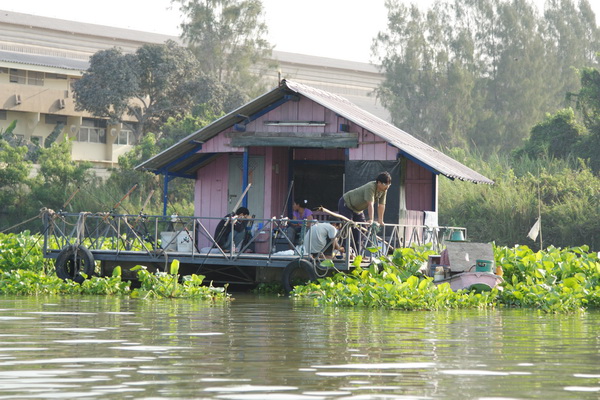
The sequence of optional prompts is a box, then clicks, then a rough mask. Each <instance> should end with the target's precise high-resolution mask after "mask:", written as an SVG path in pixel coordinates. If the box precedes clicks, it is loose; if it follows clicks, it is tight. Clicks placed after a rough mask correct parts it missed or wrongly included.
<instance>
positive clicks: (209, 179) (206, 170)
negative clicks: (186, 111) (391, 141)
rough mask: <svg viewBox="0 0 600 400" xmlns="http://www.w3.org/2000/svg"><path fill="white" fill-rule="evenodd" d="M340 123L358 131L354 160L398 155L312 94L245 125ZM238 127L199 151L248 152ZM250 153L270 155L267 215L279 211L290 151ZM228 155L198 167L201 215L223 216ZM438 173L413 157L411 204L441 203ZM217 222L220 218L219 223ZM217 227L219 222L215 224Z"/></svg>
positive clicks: (304, 154) (252, 128) (324, 152)
mask: <svg viewBox="0 0 600 400" xmlns="http://www.w3.org/2000/svg"><path fill="white" fill-rule="evenodd" d="M265 121H324V122H325V123H326V125H325V126H324V127H322V126H321V127H319V126H274V125H265V124H264V122H265ZM340 124H348V125H349V127H350V129H349V130H350V132H355V133H358V135H359V136H358V141H359V146H358V148H352V149H348V159H349V160H388V161H393V160H396V159H397V156H398V149H397V148H395V147H393V146H390V145H388V143H387V142H385V141H384V140H383V139H381V138H379V137H377V136H375V135H374V134H372V133H371V132H370V131H367V130H365V129H363V128H361V127H359V126H357V125H356V124H354V123H351V122H349V121H348V120H347V119H345V118H342V117H340V116H338V115H337V114H336V113H335V112H333V111H331V110H328V109H326V108H325V107H323V106H321V105H319V104H317V103H315V102H313V101H312V100H309V99H307V98H301V100H300V101H289V102H287V103H285V104H283V105H282V106H280V107H278V108H276V109H274V110H272V111H270V112H268V113H267V114H265V115H263V116H261V117H260V118H258V119H256V120H254V121H252V122H250V123H249V124H248V125H246V132H272V133H276V132H292V133H315V132H327V133H332V132H338V131H339V126H340ZM235 134H236V132H235V131H234V130H233V128H229V129H226V130H224V131H223V132H221V133H220V134H218V135H216V136H215V137H213V138H212V139H210V140H208V141H207V142H206V143H204V144H203V146H202V149H201V150H200V153H229V154H230V153H243V151H244V148H235V147H231V146H230V143H231V139H230V137H231V135H235ZM249 152H250V155H253V156H264V159H265V200H264V216H265V218H270V217H272V216H277V217H278V216H279V214H280V213H281V207H282V205H283V202H284V201H285V197H286V196H287V191H288V187H287V184H288V183H287V182H288V168H289V162H290V160H289V153H288V148H284V147H252V148H250V151H249ZM345 157H346V151H345V149H295V150H294V158H295V159H296V160H344V159H345ZM228 168H229V162H228V156H226V155H225V154H224V155H223V156H221V157H218V158H217V159H216V160H214V161H213V162H211V163H210V164H209V165H207V166H205V167H203V168H202V169H201V170H199V171H198V177H197V182H196V189H195V195H196V199H195V211H196V215H197V216H223V215H225V214H226V213H227V212H228V211H229V210H227V209H226V206H227V204H228V203H227V188H228V185H227V179H228V173H229V171H228ZM436 178H437V177H436V176H435V175H434V174H432V173H431V172H430V171H428V170H427V169H425V168H423V167H421V166H419V165H418V164H416V163H414V162H412V161H410V160H409V161H408V168H407V174H406V205H407V208H408V209H409V210H419V211H435V210H432V208H433V204H437V199H436V198H434V196H437V193H436V187H437V179H436ZM214 225H215V226H216V222H215V223H214ZM212 229H213V230H214V227H212Z"/></svg>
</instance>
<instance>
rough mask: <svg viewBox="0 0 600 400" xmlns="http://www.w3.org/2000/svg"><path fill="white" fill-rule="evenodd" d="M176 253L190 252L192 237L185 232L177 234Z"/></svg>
mask: <svg viewBox="0 0 600 400" xmlns="http://www.w3.org/2000/svg"><path fill="white" fill-rule="evenodd" d="M177 251H179V252H181V253H191V252H192V237H191V234H190V233H188V232H186V231H181V232H179V233H178V234H177Z"/></svg>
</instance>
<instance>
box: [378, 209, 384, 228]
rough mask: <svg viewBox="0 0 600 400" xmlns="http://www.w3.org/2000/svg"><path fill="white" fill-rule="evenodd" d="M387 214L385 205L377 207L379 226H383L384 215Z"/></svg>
mask: <svg viewBox="0 0 600 400" xmlns="http://www.w3.org/2000/svg"><path fill="white" fill-rule="evenodd" d="M384 213H385V204H380V205H379V206H378V207H377V222H379V225H383V214H384Z"/></svg>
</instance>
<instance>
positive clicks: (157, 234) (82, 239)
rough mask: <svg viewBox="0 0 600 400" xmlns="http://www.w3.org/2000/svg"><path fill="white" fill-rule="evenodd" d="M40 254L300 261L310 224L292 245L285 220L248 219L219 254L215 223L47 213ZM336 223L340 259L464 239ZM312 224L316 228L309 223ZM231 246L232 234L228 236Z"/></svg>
mask: <svg viewBox="0 0 600 400" xmlns="http://www.w3.org/2000/svg"><path fill="white" fill-rule="evenodd" d="M43 220H44V250H45V254H50V253H52V252H56V250H60V249H62V248H64V247H66V246H69V245H83V246H85V247H87V248H88V249H89V250H90V251H92V252H94V251H95V252H113V253H116V254H118V253H132V252H142V253H145V254H147V255H150V256H160V255H162V254H165V253H181V254H186V255H188V256H200V255H210V256H211V257H213V256H216V257H222V258H225V259H227V260H231V261H235V260H236V259H238V258H240V257H249V256H251V255H253V254H261V255H264V256H267V258H268V259H270V258H271V257H280V256H285V257H298V256H306V255H307V254H305V250H304V246H302V238H304V235H305V233H307V232H308V234H309V235H310V231H311V230H310V226H311V225H310V222H309V221H302V223H303V225H302V229H301V232H300V234H299V235H298V236H299V237H300V238H301V240H300V241H299V242H294V241H292V240H290V238H288V237H287V235H286V230H287V226H288V224H289V222H290V221H289V219H287V218H282V219H278V218H271V219H250V220H248V221H247V223H248V226H247V235H246V239H245V241H244V242H243V244H242V245H241V246H240V247H239V248H235V246H232V247H231V249H228V250H224V249H223V248H221V246H219V245H218V243H217V242H216V240H215V237H214V229H215V227H216V225H217V223H218V222H219V221H220V220H221V218H208V217H183V216H170V217H165V216H156V215H152V216H151V215H144V214H140V215H128V214H114V213H87V212H81V213H66V212H53V211H52V210H48V211H47V212H45V214H44V215H43ZM330 222H339V223H341V228H340V229H339V231H338V237H337V239H338V241H339V243H340V244H341V245H342V246H344V247H345V248H346V249H355V250H354V254H352V252H348V251H347V252H346V253H347V254H346V258H349V257H350V256H355V255H357V254H360V255H362V256H365V257H369V256H373V255H375V256H377V255H383V254H390V253H391V252H392V251H393V250H394V249H395V248H402V247H411V246H414V245H423V244H430V245H431V247H432V248H433V249H434V250H437V251H441V249H442V248H443V247H444V242H445V241H447V240H450V239H451V237H452V235H453V234H455V232H460V233H461V237H462V238H466V229H465V228H461V227H447V226H446V227H443V226H442V227H441V226H424V225H394V224H386V225H384V226H378V225H375V224H367V223H354V222H348V221H330ZM313 223H316V222H313ZM319 223H322V222H319ZM353 230H358V231H359V234H358V237H359V240H360V245H358V244H357V243H356V242H355V238H354V235H352V234H351V233H352V231H353ZM231 235H232V237H231V238H230V239H231V242H232V243H233V232H232V233H231Z"/></svg>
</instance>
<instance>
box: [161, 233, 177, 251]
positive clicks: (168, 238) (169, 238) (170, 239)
mask: <svg viewBox="0 0 600 400" xmlns="http://www.w3.org/2000/svg"><path fill="white" fill-rule="evenodd" d="M175 235H177V232H168V231H165V232H161V233H160V247H162V248H163V249H164V250H165V251H177V241H176V240H175Z"/></svg>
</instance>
